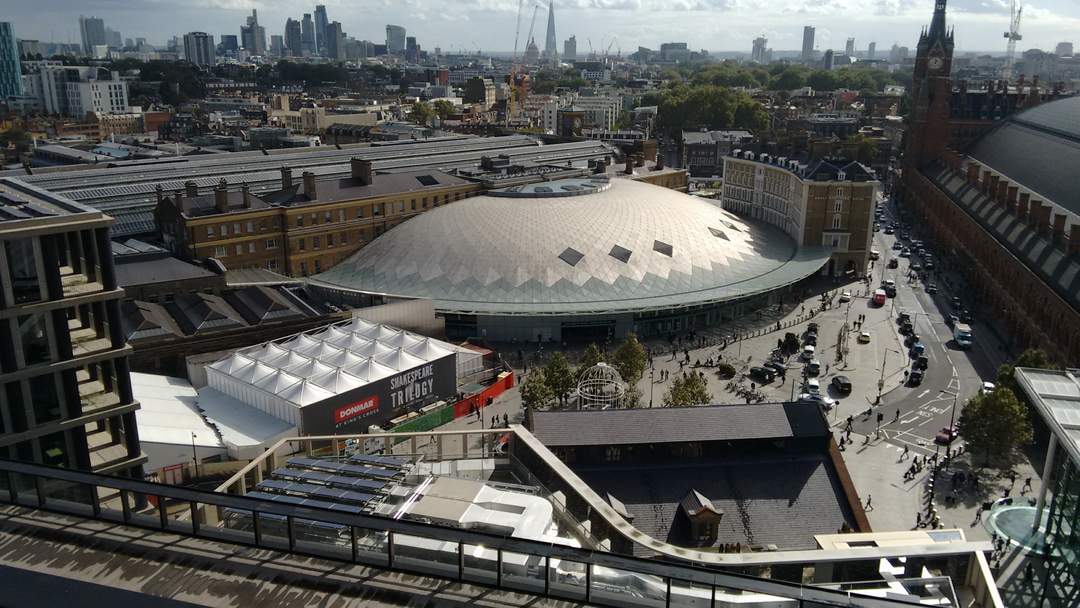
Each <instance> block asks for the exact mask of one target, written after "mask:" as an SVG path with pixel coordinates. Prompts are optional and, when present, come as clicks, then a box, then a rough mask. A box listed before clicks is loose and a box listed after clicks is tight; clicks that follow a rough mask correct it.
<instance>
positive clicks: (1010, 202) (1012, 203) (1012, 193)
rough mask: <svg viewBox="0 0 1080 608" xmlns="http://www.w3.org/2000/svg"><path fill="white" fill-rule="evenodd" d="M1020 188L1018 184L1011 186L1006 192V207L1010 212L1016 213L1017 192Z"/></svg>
mask: <svg viewBox="0 0 1080 608" xmlns="http://www.w3.org/2000/svg"><path fill="white" fill-rule="evenodd" d="M1019 190H1020V189H1019V188H1017V187H1016V186H1009V191H1008V193H1006V194H1005V208H1006V209H1008V210H1009V213H1016V193H1017V192H1018V191H1019Z"/></svg>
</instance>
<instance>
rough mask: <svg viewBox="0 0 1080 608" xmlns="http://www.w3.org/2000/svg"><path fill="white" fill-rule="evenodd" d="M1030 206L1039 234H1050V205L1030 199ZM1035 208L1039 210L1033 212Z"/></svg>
mask: <svg viewBox="0 0 1080 608" xmlns="http://www.w3.org/2000/svg"><path fill="white" fill-rule="evenodd" d="M1036 205H1038V206H1036ZM1031 208H1032V210H1033V215H1034V219H1035V227H1036V228H1037V229H1038V231H1039V236H1050V213H1051V210H1050V205H1044V204H1042V201H1031ZM1035 209H1038V210H1039V212H1038V213H1034V210H1035Z"/></svg>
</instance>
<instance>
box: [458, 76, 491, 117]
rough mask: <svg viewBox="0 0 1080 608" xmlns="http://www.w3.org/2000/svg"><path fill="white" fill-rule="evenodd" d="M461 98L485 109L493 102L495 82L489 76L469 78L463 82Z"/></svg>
mask: <svg viewBox="0 0 1080 608" xmlns="http://www.w3.org/2000/svg"><path fill="white" fill-rule="evenodd" d="M461 100H462V101H464V102H465V103H475V104H478V105H480V106H482V107H483V108H484V109H485V110H486V109H488V108H490V107H491V106H492V104H494V103H495V83H493V82H492V81H491V79H490V78H480V77H476V78H470V79H469V80H468V82H466V83H465V91H464V92H463V94H462V97H461Z"/></svg>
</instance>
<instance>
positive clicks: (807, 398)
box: [799, 393, 836, 410]
mask: <svg viewBox="0 0 1080 608" xmlns="http://www.w3.org/2000/svg"><path fill="white" fill-rule="evenodd" d="M799 402H800V403H814V404H816V405H819V406H821V407H823V408H825V409H826V410H831V409H832V408H833V407H835V406H836V399H833V398H832V397H829V396H828V395H822V394H816V395H815V394H813V393H800V394H799Z"/></svg>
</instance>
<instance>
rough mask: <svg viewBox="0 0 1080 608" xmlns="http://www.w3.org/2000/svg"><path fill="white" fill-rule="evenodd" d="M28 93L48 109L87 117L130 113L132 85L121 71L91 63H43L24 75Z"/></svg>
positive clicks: (47, 110)
mask: <svg viewBox="0 0 1080 608" xmlns="http://www.w3.org/2000/svg"><path fill="white" fill-rule="evenodd" d="M23 80H24V83H25V84H26V92H27V94H28V95H33V96H35V97H37V98H38V99H39V100H40V101H41V106H42V107H43V108H44V109H45V111H46V112H49V113H52V114H61V115H63V116H74V117H76V118H83V117H85V116H86V114H87V113H88V112H95V113H97V114H111V113H126V112H127V111H128V84H127V82H126V81H124V80H121V78H120V73H119V72H109V71H107V70H105V69H102V68H97V67H88V66H52V65H50V66H42V67H41V68H40V69H38V70H37V71H36V72H32V73H30V74H27V75H26V76H25V77H24V79H23Z"/></svg>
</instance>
